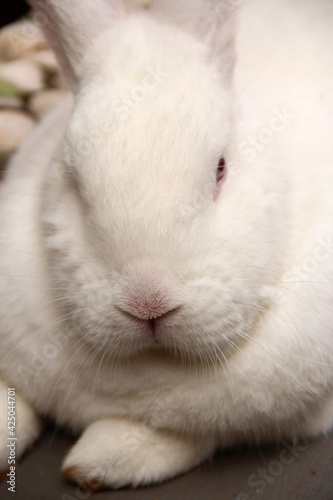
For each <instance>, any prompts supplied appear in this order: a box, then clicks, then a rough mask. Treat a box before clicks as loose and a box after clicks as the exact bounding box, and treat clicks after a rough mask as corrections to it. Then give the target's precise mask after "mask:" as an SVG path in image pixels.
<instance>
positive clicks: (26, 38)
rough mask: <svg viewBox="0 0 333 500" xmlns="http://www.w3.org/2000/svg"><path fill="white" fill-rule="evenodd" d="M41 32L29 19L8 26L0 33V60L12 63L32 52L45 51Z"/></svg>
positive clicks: (45, 45)
mask: <svg viewBox="0 0 333 500" xmlns="http://www.w3.org/2000/svg"><path fill="white" fill-rule="evenodd" d="M46 48H47V44H46V41H45V39H44V36H43V34H42V32H41V30H40V29H39V28H38V27H37V26H36V25H35V24H34V23H33V22H32V21H31V20H29V19H24V20H23V21H19V22H17V23H13V24H10V25H9V26H7V27H6V28H4V29H3V30H1V31H0V60H2V61H12V60H14V59H19V58H21V57H25V56H26V55H27V54H30V53H31V52H33V51H37V50H42V49H46Z"/></svg>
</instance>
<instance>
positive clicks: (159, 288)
mask: <svg viewBox="0 0 333 500" xmlns="http://www.w3.org/2000/svg"><path fill="white" fill-rule="evenodd" d="M181 297H182V290H181V287H180V285H179V283H178V282H177V279H176V277H175V276H174V274H173V273H172V272H171V270H170V269H168V268H165V267H163V266H159V265H154V264H152V263H151V262H150V263H142V262H140V263H137V264H135V265H132V266H127V267H126V269H125V270H124V271H123V273H122V276H121V278H120V280H119V282H118V284H117V285H116V287H115V290H114V304H115V305H116V306H117V307H118V308H119V309H121V310H122V311H124V312H126V313H128V314H130V315H131V316H134V317H136V318H138V319H142V320H147V321H154V320H156V319H157V318H160V317H162V316H165V315H166V314H167V313H169V312H171V311H174V310H175V309H178V308H179V307H180V306H181V302H182V300H181Z"/></svg>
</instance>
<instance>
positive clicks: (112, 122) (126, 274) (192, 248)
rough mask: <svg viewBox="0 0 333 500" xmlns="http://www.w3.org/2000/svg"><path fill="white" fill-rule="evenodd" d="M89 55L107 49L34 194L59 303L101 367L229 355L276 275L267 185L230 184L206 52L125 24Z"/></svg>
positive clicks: (227, 124)
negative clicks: (145, 356) (98, 353)
mask: <svg viewBox="0 0 333 500" xmlns="http://www.w3.org/2000/svg"><path fill="white" fill-rule="evenodd" d="M163 29H164V30H165V33H163ZM129 33H131V36H132V38H133V40H135V42H133V41H131V39H130V38H129ZM147 33H149V35H147ZM161 40H162V41H161ZM148 42H149V45H148V46H147V44H148ZM99 43H100V44H101V45H103V46H108V47H116V50H110V52H109V53H108V54H107V55H105V54H104V55H103V56H101V55H100V54H101V50H100V49H98V50H97V49H96V51H95V54H98V56H97V55H96V56H94V58H92V59H91V60H90V61H89V64H88V66H89V68H93V70H91V71H90V73H89V76H88V77H86V79H85V82H84V85H81V88H80V89H79V91H78V92H77V95H76V99H75V107H74V111H73V115H72V118H71V120H70V122H69V124H68V127H67V131H66V135H65V140H64V143H63V145H62V149H61V151H60V152H59V164H60V167H59V171H60V176H58V177H57V179H56V180H55V179H54V178H53V177H52V179H50V181H49V184H48V189H47V190H46V195H45V200H46V201H45V206H44V233H45V245H46V248H47V249H48V251H49V253H50V259H49V261H50V266H51V269H52V272H53V274H54V276H56V277H57V279H58V280H59V279H60V280H62V282H61V287H60V288H62V289H63V290H62V294H61V296H60V297H59V299H60V300H59V303H60V304H62V307H63V308H64V309H65V312H66V313H68V315H69V316H70V317H71V319H70V322H71V323H72V324H73V328H72V331H74V332H75V335H78V336H81V337H82V336H84V338H85V339H86V341H87V342H89V343H90V344H92V345H93V346H94V348H96V349H104V350H106V351H108V352H110V354H111V353H113V354H115V355H117V356H121V355H129V354H133V353H137V352H139V351H142V350H143V351H145V350H151V349H159V350H160V349H162V350H166V351H168V352H173V353H181V354H183V355H184V356H186V355H190V356H199V357H200V356H206V357H207V356H214V355H218V354H220V352H221V350H222V352H223V351H225V352H227V351H228V349H231V348H233V347H234V346H235V343H236V342H238V341H239V340H240V339H241V338H242V337H243V336H244V335H247V334H248V333H249V331H250V330H251V326H252V325H253V323H254V321H255V320H256V319H257V318H258V315H259V310H260V307H259V306H260V300H261V299H260V294H261V289H262V287H263V286H264V285H266V281H267V279H266V275H267V273H269V275H270V276H272V268H274V266H276V262H277V257H276V241H277V240H279V242H280V243H279V244H281V240H282V239H281V237H280V236H278V232H279V228H278V227H276V233H277V235H276V237H275V236H274V237H272V236H271V233H272V229H271V225H272V224H274V219H275V215H276V214H277V213H278V211H281V210H282V207H281V203H280V201H279V199H278V196H276V197H275V199H276V201H273V202H272V198H271V194H272V191H275V190H276V189H278V188H277V185H276V184H274V182H275V181H274V179H273V177H272V178H270V179H269V180H267V179H266V178H265V176H264V177H263V176H261V177H259V176H258V172H256V168H255V167H252V166H251V171H250V170H249V168H247V167H246V166H244V168H242V169H241V173H239V175H237V176H232V175H230V174H229V173H228V168H229V165H230V164H231V163H234V162H237V161H238V158H237V148H236V147H235V144H236V138H235V131H234V130H233V119H232V99H231V96H230V91H229V89H228V84H227V82H226V81H224V80H223V79H222V81H221V75H220V72H219V71H218V70H217V68H216V66H215V65H214V64H212V63H211V62H209V57H208V55H209V54H208V52H207V47H206V46H205V45H203V44H202V43H200V42H197V41H196V40H194V39H193V37H191V36H190V35H188V34H187V33H183V32H181V31H180V30H179V29H178V28H173V27H170V26H167V27H164V26H162V27H161V25H160V24H159V23H157V22H156V21H155V20H153V19H149V18H148V19H141V18H136V17H135V18H133V19H132V21H127V22H126V24H125V25H124V26H120V27H118V29H117V30H114V31H113V32H111V33H107V34H106V35H105V36H104V37H103V39H102V41H100V42H99ZM159 61H161V62H159ZM138 96H140V99H139V98H138ZM222 158H223V161H221V159H222ZM221 166H223V168H224V169H225V170H226V178H225V180H222V182H221V176H219V173H221ZM263 179H265V180H263ZM268 235H269V237H268Z"/></svg>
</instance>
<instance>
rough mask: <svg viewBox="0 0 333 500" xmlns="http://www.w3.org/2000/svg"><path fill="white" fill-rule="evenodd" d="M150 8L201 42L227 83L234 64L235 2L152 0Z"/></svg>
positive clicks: (223, 0)
mask: <svg viewBox="0 0 333 500" xmlns="http://www.w3.org/2000/svg"><path fill="white" fill-rule="evenodd" d="M152 11H153V13H154V14H155V16H157V17H159V18H161V19H165V20H167V21H169V22H171V23H174V24H176V25H178V26H179V27H180V28H182V29H183V30H184V31H187V32H189V33H191V34H192V35H194V36H195V37H196V38H197V39H199V40H201V41H202V42H204V43H205V44H206V45H207V47H208V49H209V52H210V55H211V58H212V59H213V60H214V62H215V63H216V65H217V67H218V68H219V70H220V73H221V77H222V78H223V79H224V82H225V83H230V82H231V79H232V74H233V69H234V64H235V19H236V13H237V8H236V6H235V1H232V0H153V4H152Z"/></svg>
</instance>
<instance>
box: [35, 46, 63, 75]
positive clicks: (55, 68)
mask: <svg viewBox="0 0 333 500" xmlns="http://www.w3.org/2000/svg"><path fill="white" fill-rule="evenodd" d="M29 60H30V61H33V62H34V63H35V64H37V65H38V66H39V67H41V68H42V69H43V70H44V71H46V72H47V73H53V74H55V73H58V72H59V64H58V61H57V58H56V56H55V55H54V53H53V52H51V51H50V50H39V51H38V52H34V53H33V54H31V55H30V56H29Z"/></svg>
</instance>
